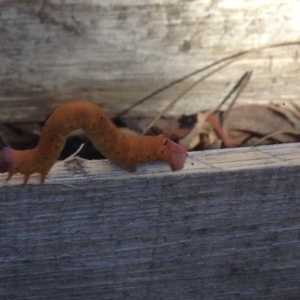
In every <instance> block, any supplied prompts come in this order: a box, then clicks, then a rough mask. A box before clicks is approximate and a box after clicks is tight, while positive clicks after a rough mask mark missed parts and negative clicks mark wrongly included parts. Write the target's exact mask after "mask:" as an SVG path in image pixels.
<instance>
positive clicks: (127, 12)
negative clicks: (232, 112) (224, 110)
mask: <svg viewBox="0 0 300 300" xmlns="http://www.w3.org/2000/svg"><path fill="white" fill-rule="evenodd" d="M299 10H300V3H299V1H295V0H294V1H292V0H290V1H285V0H276V1H274V0H252V1H248V0H240V1H231V0H217V1H216V0H189V1H186V0H126V1H124V0H68V1H66V0H36V1H24V0H0V45H1V46H0V58H1V67H0V80H1V84H0V106H1V111H2V113H1V114H0V122H22V121H27V122H28V121H34V122H35V121H44V120H45V118H46V116H47V115H48V114H49V113H50V112H51V111H52V110H53V109H54V108H56V107H58V106H59V105H60V104H62V103H65V102H67V101H70V100H76V99H77V100H78V99H87V100H90V101H93V102H95V103H97V104H100V105H101V106H103V108H104V109H105V110H106V111H107V112H108V113H109V115H110V116H113V115H116V113H118V112H120V111H121V110H123V109H125V108H127V107H128V106H129V105H130V104H131V103H134V102H135V101H137V100H138V99H140V98H142V97H144V96H146V95H147V94H149V93H151V92H153V91H154V90H156V89H158V88H161V87H162V86H164V85H166V84H168V83H170V82H171V81H173V80H175V79H178V78H179V77H182V76H184V75H186V74H188V73H190V72H193V71H195V70H196V69H199V68H202V67H204V66H206V65H208V64H210V63H212V62H214V61H216V60H219V59H221V58H223V57H226V56H229V55H232V54H234V53H237V52H240V51H244V50H248V49H252V48H255V47H259V46H262V45H265V44H269V43H278V42H284V41H290V40H297V39H299V31H300V23H299ZM249 70H253V72H254V73H253V76H252V78H251V82H250V84H249V85H248V86H247V88H246V90H245V91H244V92H243V94H242V95H241V97H240V98H239V102H240V103H246V102H253V101H254V102H256V103H258V102H259V103H266V102H269V101H278V102H279V103H283V102H286V101H291V100H293V101H298V100H299V99H298V98H299V97H298V95H299V94H300V85H299V70H300V68H299V46H291V47H283V48H274V49H270V50H266V51H263V52H259V53H256V54H252V55H249V56H247V57H245V58H243V59H242V60H240V61H239V62H236V63H234V64H233V65H231V66H229V67H227V68H226V69H225V70H223V71H221V72H218V74H217V75H214V76H213V77H211V78H209V79H207V80H206V81H205V82H204V83H203V84H201V85H199V86H198V87H197V88H196V89H194V90H193V91H192V92H190V93H188V94H187V95H186V96H185V97H184V99H182V100H181V101H180V102H178V104H177V105H176V106H175V107H174V109H173V110H172V112H170V113H173V114H178V113H179V112H180V113H185V114H191V113H195V112H196V111H198V110H200V109H208V108H211V107H212V106H214V105H216V104H219V102H220V101H221V99H223V98H224V96H225V95H226V94H227V93H228V91H229V90H230V89H231V88H232V86H233V85H234V84H235V83H236V82H237V80H238V79H239V78H240V77H241V76H242V74H244V73H245V72H246V71H249ZM197 78H198V77H197V76H195V77H193V78H190V79H189V80H186V81H185V82H183V83H182V84H180V85H178V86H176V87H173V88H172V89H169V90H168V91H166V92H164V93H163V94H161V95H159V96H157V97H155V98H153V99H152V100H151V101H148V102H147V103H146V104H144V105H142V106H139V107H138V108H136V110H135V111H134V113H137V114H141V113H142V114H146V113H147V114H148V115H156V114H157V112H159V111H161V110H162V108H163V107H165V106H166V105H167V104H168V103H169V102H170V100H172V99H174V98H175V97H177V96H178V95H179V94H180V93H181V92H182V91H183V90H184V89H186V88H187V87H189V86H190V85H191V84H192V83H193V82H194V81H195V80H196V79H197Z"/></svg>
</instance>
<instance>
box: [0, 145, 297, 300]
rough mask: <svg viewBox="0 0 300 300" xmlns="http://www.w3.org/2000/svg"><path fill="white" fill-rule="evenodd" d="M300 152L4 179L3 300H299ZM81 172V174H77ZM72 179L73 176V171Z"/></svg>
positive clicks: (234, 152)
mask: <svg viewBox="0 0 300 300" xmlns="http://www.w3.org/2000/svg"><path fill="white" fill-rule="evenodd" d="M299 150H300V147H299V145H298V144H287V145H278V146H265V147H257V148H240V149H230V150H218V151H205V152H198V153H191V154H190V157H189V159H188V160H187V163H186V166H185V169H184V170H182V171H179V172H170V171H169V169H168V166H166V165H164V164H163V163H154V164H147V165H143V166H141V167H140V168H139V169H138V171H137V172H136V173H134V174H131V173H127V172H126V171H124V170H122V169H120V168H118V167H117V166H114V165H112V164H110V163H109V162H107V161H101V162H100V161H89V162H87V161H86V162H84V166H83V167H82V168H79V169H76V168H75V167H73V168H70V164H69V167H68V168H69V170H67V169H66V167H65V165H64V163H63V162H59V163H57V164H56V165H55V166H54V168H53V170H52V171H51V173H50V174H49V177H48V179H47V180H46V184H44V185H38V184H36V183H37V181H38V177H35V176H34V177H33V178H32V179H31V181H30V183H31V184H28V185H25V186H23V185H21V184H20V183H21V177H19V176H16V177H15V179H13V180H12V181H11V182H9V183H8V184H6V183H4V178H5V176H3V175H2V176H1V178H0V179H1V196H0V197H1V201H0V298H1V299H22V300H23V299H28V300H32V299H170V300H171V299H172V300H174V299H178V300H182V299H298V297H299V291H300V286H299V281H300V254H299V253H300V241H299V230H300V224H299V219H300V185H299V180H300V167H299V164H300V151H299ZM71 165H72V164H71ZM70 170H71V171H70Z"/></svg>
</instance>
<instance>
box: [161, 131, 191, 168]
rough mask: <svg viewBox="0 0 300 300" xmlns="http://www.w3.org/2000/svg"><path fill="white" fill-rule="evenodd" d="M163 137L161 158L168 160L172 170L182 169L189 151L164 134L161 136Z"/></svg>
mask: <svg viewBox="0 0 300 300" xmlns="http://www.w3.org/2000/svg"><path fill="white" fill-rule="evenodd" d="M159 137H160V139H161V144H162V148H161V152H160V153H161V159H163V160H166V161H167V162H168V163H169V165H170V167H171V169H172V171H177V170H180V169H182V168H183V167H184V162H185V159H186V157H187V156H188V153H187V151H186V149H185V148H183V147H182V146H180V145H178V144H176V143H174V142H173V141H171V140H170V139H168V138H167V137H165V136H164V135H160V136H159Z"/></svg>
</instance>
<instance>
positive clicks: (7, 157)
mask: <svg viewBox="0 0 300 300" xmlns="http://www.w3.org/2000/svg"><path fill="white" fill-rule="evenodd" d="M12 162H13V150H12V149H11V148H9V147H4V148H3V149H2V150H1V151H0V173H5V172H7V171H8V170H9V169H10V168H11V166H12Z"/></svg>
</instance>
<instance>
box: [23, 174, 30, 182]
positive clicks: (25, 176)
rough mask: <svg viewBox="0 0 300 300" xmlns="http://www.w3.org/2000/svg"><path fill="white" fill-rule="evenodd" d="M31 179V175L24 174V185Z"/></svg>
mask: <svg viewBox="0 0 300 300" xmlns="http://www.w3.org/2000/svg"><path fill="white" fill-rule="evenodd" d="M29 177H30V174H24V180H23V184H26V183H27V181H28V179H29Z"/></svg>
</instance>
